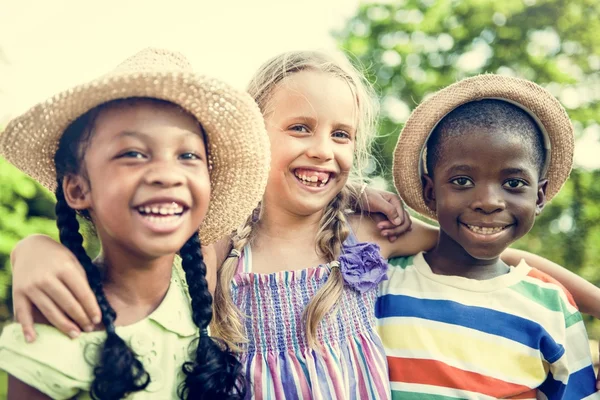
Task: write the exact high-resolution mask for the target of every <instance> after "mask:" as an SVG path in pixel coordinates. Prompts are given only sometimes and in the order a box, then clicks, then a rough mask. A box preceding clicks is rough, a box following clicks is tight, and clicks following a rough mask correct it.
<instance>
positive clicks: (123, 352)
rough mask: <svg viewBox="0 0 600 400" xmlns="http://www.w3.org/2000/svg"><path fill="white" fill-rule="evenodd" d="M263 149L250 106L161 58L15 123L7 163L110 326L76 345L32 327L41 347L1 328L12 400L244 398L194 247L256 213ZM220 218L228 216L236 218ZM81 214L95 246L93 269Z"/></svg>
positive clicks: (179, 62) (71, 93) (2, 363)
mask: <svg viewBox="0 0 600 400" xmlns="http://www.w3.org/2000/svg"><path fill="white" fill-rule="evenodd" d="M214 98H217V99H221V102H220V103H219V104H220V106H221V107H222V109H219V108H217V112H215V111H213V110H214V108H213V107H214V103H212V102H213V101H214V100H213V99H214ZM219 104H217V106H218V105H219ZM225 109H227V111H225ZM241 125H243V126H244V127H243V128H239V126H241ZM234 126H235V127H236V130H233V129H232V127H234ZM234 132H235V134H234ZM223 142H227V146H225V147H220V148H219V147H218V146H219V143H223ZM209 145H210V146H209ZM267 146H268V144H267V142H266V135H265V133H264V129H263V128H262V118H261V115H260V113H259V111H258V110H257V108H256V106H255V105H254V103H253V102H252V99H250V98H249V97H248V96H247V95H246V94H244V93H239V92H237V91H235V90H234V89H232V88H229V87H228V86H226V85H224V84H222V83H220V82H218V81H215V80H212V79H210V78H205V77H202V76H199V75H196V74H194V73H193V72H192V71H191V68H190V66H189V64H188V63H187V61H186V60H185V59H184V58H183V57H182V56H181V55H179V54H177V53H172V52H168V51H162V50H152V49H148V50H145V51H142V52H140V53H138V54H136V55H135V56H133V57H131V58H130V59H128V60H126V61H125V62H124V63H123V64H121V65H120V66H119V67H118V68H117V69H116V70H114V71H113V72H111V73H110V74H108V75H105V76H103V77H102V78H99V79H97V80H95V81H92V82H90V83H87V84H83V85H80V86H78V87H76V88H74V89H71V90H68V91H66V92H63V93H60V94H58V95H57V96H55V97H53V98H52V99H50V100H48V101H46V102H44V103H41V104H39V105H37V106H35V107H34V108H32V109H31V110H30V111H28V112H27V113H25V114H24V115H22V116H21V117H18V118H16V119H15V120H13V121H12V122H11V123H10V124H9V125H8V127H7V128H6V130H5V131H4V132H3V133H2V134H1V135H0V150H1V153H2V155H3V156H4V157H6V158H7V159H8V160H9V161H10V162H12V163H14V164H15V165H16V166H17V167H19V168H21V169H22V170H23V171H25V172H27V173H29V174H30V175H31V176H32V177H34V178H35V179H37V180H38V181H39V182H40V183H42V184H43V185H44V186H46V187H47V188H49V189H51V190H54V191H55V193H56V198H57V204H56V215H57V226H58V229H59V232H60V239H61V242H62V243H63V245H64V246H66V247H67V248H68V249H69V250H71V252H72V254H73V256H74V257H76V259H77V260H78V261H79V263H80V264H81V265H82V267H83V268H84V270H85V274H86V276H87V280H88V282H89V285H90V286H91V288H92V290H93V291H94V294H95V298H96V300H97V302H98V304H99V306H100V309H101V313H102V317H101V320H100V321H98V323H97V324H96V325H95V326H93V327H91V328H90V329H89V330H88V332H86V333H84V334H82V335H81V336H80V337H79V338H77V339H76V340H71V339H69V338H68V337H66V336H63V335H62V334H61V333H60V332H59V331H58V330H57V329H55V328H54V327H51V326H49V325H45V324H38V325H37V326H36V330H37V332H38V340H37V341H36V342H35V343H33V344H27V343H26V340H25V338H24V336H23V335H22V333H21V329H20V327H19V325H18V324H12V325H8V326H6V327H5V328H4V329H3V331H2V336H1V337H0V368H1V369H3V370H5V371H6V372H7V373H8V374H9V386H8V398H9V399H48V398H54V399H66V398H78V399H79V398H90V397H91V398H94V399H119V398H123V397H126V396H127V397H128V398H148V397H149V396H154V397H155V398H162V399H166V398H182V399H185V398H222V397H225V398H242V397H244V394H245V391H246V389H245V383H244V379H243V376H242V375H241V374H240V371H241V365H240V363H239V362H238V361H237V359H236V358H235V356H234V355H232V354H231V353H230V352H229V350H227V348H226V347H224V346H222V345H221V344H220V343H218V342H215V341H214V340H213V339H211V338H210V337H209V336H208V333H207V327H208V324H209V323H210V321H211V318H212V298H211V295H210V292H209V290H208V284H207V281H206V265H205V263H204V260H203V255H202V252H201V250H200V237H199V235H198V228H199V226H200V225H201V224H203V222H204V224H203V226H202V228H201V229H200V236H202V239H204V241H205V242H211V241H214V240H215V238H219V237H221V236H223V235H224V234H226V233H227V232H228V231H229V230H230V229H232V228H233V227H234V226H235V225H236V220H238V221H237V222H239V221H240V220H241V219H240V215H242V216H245V215H247V213H248V212H250V210H251V209H252V208H254V207H255V206H256V203H257V201H258V200H259V198H260V196H261V195H262V192H263V189H264V183H265V181H266V177H267V170H268V158H269V157H268V154H269V153H268V147H267ZM240 148H243V149H244V153H242V154H239V153H238V152H237V150H238V149H240ZM48 149H55V150H53V151H48ZM211 165H212V169H211ZM241 176H243V177H244V178H246V179H249V180H250V182H249V183H248V181H244V180H242V179H239V178H240V177H241ZM223 185H228V188H227V189H228V190H227V191H223V190H222V189H221V187H222V186H223ZM211 196H212V198H211ZM209 200H210V205H209ZM234 206H235V207H234ZM221 207H225V209H228V208H231V209H232V211H231V213H230V214H229V215H228V217H229V218H223V217H222V216H220V213H218V211H219V208H221ZM234 208H235V210H234ZM215 211H217V213H216V214H215ZM240 212H241V214H240ZM77 215H80V216H81V217H82V218H85V219H87V220H89V221H90V222H91V223H92V224H93V226H94V228H95V231H96V232H97V234H98V238H99V240H100V242H101V245H102V254H101V256H100V257H99V258H98V259H96V260H95V261H93V262H92V260H91V259H90V258H89V257H88V255H87V254H86V252H85V250H84V248H83V246H82V240H83V238H82V236H81V235H80V233H79V222H78V220H77V218H76V216H77ZM177 252H179V253H180V254H181V258H182V262H181V264H182V267H183V271H181V267H178V266H177V263H176V262H175V254H176V253H177ZM184 275H185V276H184ZM185 282H187V284H186V283H185ZM188 286H189V294H188V291H187V287H188ZM190 303H191V304H190ZM198 335H199V337H198Z"/></svg>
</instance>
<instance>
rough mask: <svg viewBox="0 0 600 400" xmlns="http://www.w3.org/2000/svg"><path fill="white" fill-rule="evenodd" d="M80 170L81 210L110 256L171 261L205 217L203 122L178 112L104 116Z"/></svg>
mask: <svg viewBox="0 0 600 400" xmlns="http://www.w3.org/2000/svg"><path fill="white" fill-rule="evenodd" d="M82 168H84V170H83V171H82V172H83V173H84V175H87V179H86V182H85V183H84V184H81V194H80V199H81V201H82V203H81V204H80V207H77V208H85V209H87V210H88V211H89V213H90V215H91V217H92V220H93V222H94V225H95V227H96V230H97V232H98V235H99V237H100V239H101V241H102V245H103V247H104V248H105V249H106V248H107V246H110V247H111V248H112V247H116V248H120V249H121V250H122V251H127V252H129V253H134V254H138V255H140V256H141V257H144V258H146V257H148V258H154V257H160V256H163V255H167V254H173V253H175V252H176V251H178V250H179V249H180V248H181V247H182V246H183V244H184V243H185V242H186V240H187V239H188V238H189V237H190V236H191V235H192V234H193V232H195V231H197V230H198V227H199V225H200V224H201V222H202V220H203V219H204V217H205V215H206V213H207V211H208V203H209V199H210V180H209V175H208V160H207V155H206V148H205V144H204V139H203V137H202V133H201V130H200V127H199V125H198V122H197V121H196V120H195V119H194V118H193V117H192V116H190V115H188V114H185V113H184V112H182V111H181V110H180V109H178V108H176V107H175V106H170V105H161V104H153V103H151V102H143V101H142V102H139V103H134V104H133V105H130V106H128V107H120V108H116V107H114V108H108V109H105V110H103V111H102V112H100V114H99V115H98V118H97V119H96V122H95V125H94V129H93V134H92V138H91V140H90V142H89V145H88V147H87V149H85V156H84V161H83V165H82ZM79 181H80V182H81V181H83V179H81V178H79Z"/></svg>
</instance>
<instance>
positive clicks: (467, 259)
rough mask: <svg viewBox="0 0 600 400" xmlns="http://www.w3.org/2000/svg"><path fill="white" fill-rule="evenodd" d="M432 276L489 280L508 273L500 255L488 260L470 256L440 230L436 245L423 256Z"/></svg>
mask: <svg viewBox="0 0 600 400" xmlns="http://www.w3.org/2000/svg"><path fill="white" fill-rule="evenodd" d="M425 260H426V261H427V263H428V264H429V266H430V267H431V270H432V271H433V273H434V274H438V275H452V276H462V277H465V278H469V279H477V280H484V279H491V278H494V277H496V276H500V275H504V274H506V273H507V272H508V266H507V265H506V264H504V262H503V261H502V260H500V255H498V256H497V257H494V258H490V259H485V260H484V259H478V258H475V257H473V256H471V255H470V254H469V253H468V252H467V251H466V250H465V249H464V248H463V247H462V246H461V245H460V244H458V243H456V242H455V241H454V240H453V239H451V238H450V237H448V236H447V235H446V234H445V233H444V231H442V230H440V235H439V239H438V243H437V245H436V246H435V247H434V248H433V250H431V251H429V252H428V253H426V254H425Z"/></svg>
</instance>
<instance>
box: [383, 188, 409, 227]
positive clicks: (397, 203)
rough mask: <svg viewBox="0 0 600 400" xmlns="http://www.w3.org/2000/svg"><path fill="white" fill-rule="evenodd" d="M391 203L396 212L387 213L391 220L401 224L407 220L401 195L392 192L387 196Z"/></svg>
mask: <svg viewBox="0 0 600 400" xmlns="http://www.w3.org/2000/svg"><path fill="white" fill-rule="evenodd" d="M387 200H388V202H389V204H390V205H391V206H392V207H393V209H394V212H393V213H391V214H389V215H388V214H386V215H387V216H388V218H389V220H390V221H392V222H393V223H394V224H396V225H401V224H402V223H403V222H404V221H405V220H406V218H405V215H404V207H403V206H402V201H401V200H400V197H399V196H396V195H393V194H390V196H389V197H388V198H387Z"/></svg>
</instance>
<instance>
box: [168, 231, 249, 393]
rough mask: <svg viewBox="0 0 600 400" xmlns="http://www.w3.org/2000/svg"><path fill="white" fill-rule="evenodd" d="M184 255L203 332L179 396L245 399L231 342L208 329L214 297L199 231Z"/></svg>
mask: <svg viewBox="0 0 600 400" xmlns="http://www.w3.org/2000/svg"><path fill="white" fill-rule="evenodd" d="M180 255H181V259H182V266H183V270H184V272H185V277H186V280H187V283H188V286H189V293H190V297H191V298H192V319H193V321H194V323H195V324H196V326H197V327H198V328H199V329H200V332H201V333H200V338H199V339H198V342H197V343H198V345H197V348H196V354H195V357H194V359H193V360H192V361H188V362H186V363H184V364H183V366H182V370H183V372H184V374H185V375H186V378H185V382H183V384H182V386H181V387H180V388H179V396H180V397H181V398H182V399H183V398H188V399H213V398H214V399H219V398H227V399H243V398H244V397H245V396H246V387H245V379H244V376H243V373H242V364H241V363H240V362H239V361H238V359H237V358H236V357H235V355H234V354H233V353H232V352H231V351H229V348H228V347H227V345H225V344H224V343H223V342H217V341H215V339H213V338H211V337H210V336H208V332H207V330H206V329H207V328H208V325H209V324H210V321H211V319H212V315H213V310H212V296H211V295H210V292H209V291H208V283H207V281H206V264H204V259H203V257H202V251H201V246H200V239H199V238H198V235H197V234H194V235H193V236H192V237H191V238H190V239H189V240H188V241H187V242H186V243H185V244H184V245H183V247H182V248H181V252H180Z"/></svg>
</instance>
